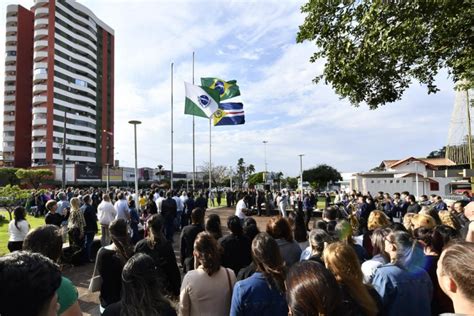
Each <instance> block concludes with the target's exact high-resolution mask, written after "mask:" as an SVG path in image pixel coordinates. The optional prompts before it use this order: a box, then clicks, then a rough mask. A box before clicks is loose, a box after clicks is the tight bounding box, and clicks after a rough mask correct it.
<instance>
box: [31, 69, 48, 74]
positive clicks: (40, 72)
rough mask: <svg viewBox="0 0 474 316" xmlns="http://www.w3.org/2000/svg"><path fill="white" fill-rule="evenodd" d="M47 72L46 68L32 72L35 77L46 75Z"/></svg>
mask: <svg viewBox="0 0 474 316" xmlns="http://www.w3.org/2000/svg"><path fill="white" fill-rule="evenodd" d="M47 73H48V70H47V69H46V68H36V69H35V71H34V74H35V75H41V74H47Z"/></svg>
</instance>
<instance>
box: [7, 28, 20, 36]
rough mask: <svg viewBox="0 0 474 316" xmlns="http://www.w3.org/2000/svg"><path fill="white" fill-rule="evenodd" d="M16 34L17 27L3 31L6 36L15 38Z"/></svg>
mask: <svg viewBox="0 0 474 316" xmlns="http://www.w3.org/2000/svg"><path fill="white" fill-rule="evenodd" d="M17 32H18V26H16V25H10V26H7V28H6V29H5V35H6V36H16V34H17Z"/></svg>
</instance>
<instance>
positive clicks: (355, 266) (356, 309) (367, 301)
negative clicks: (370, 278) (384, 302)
mask: <svg viewBox="0 0 474 316" xmlns="http://www.w3.org/2000/svg"><path fill="white" fill-rule="evenodd" d="M324 263H325V265H326V268H328V269H329V271H331V272H332V273H333V274H334V276H335V277H336V280H337V282H338V283H339V286H340V288H341V291H342V294H343V302H344V305H346V307H347V309H348V310H349V311H351V313H350V314H351V315H369V316H375V315H377V313H378V311H379V307H378V306H377V302H380V297H379V295H378V294H377V292H376V291H375V290H374V289H373V288H372V287H369V286H367V285H365V284H364V283H363V275H362V271H361V269H360V265H359V260H358V258H357V254H356V253H355V251H354V249H353V248H352V247H351V246H350V245H348V244H347V243H344V242H336V243H333V244H330V245H328V246H327V247H326V249H324Z"/></svg>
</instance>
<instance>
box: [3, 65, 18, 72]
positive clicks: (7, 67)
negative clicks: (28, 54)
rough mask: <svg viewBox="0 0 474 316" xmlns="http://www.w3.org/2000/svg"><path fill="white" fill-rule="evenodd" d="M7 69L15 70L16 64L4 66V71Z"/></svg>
mask: <svg viewBox="0 0 474 316" xmlns="http://www.w3.org/2000/svg"><path fill="white" fill-rule="evenodd" d="M7 71H16V65H9V66H5V72H7Z"/></svg>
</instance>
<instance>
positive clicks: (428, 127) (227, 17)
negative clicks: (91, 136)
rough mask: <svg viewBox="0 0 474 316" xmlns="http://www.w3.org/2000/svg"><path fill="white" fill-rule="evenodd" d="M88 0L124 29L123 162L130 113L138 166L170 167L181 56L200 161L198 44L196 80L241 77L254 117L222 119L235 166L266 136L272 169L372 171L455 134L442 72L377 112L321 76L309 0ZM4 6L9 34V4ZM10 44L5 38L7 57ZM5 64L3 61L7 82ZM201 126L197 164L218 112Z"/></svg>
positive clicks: (129, 154)
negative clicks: (432, 90) (306, 6)
mask: <svg viewBox="0 0 474 316" xmlns="http://www.w3.org/2000/svg"><path fill="white" fill-rule="evenodd" d="M20 2H21V3H22V4H23V5H24V6H26V7H29V6H31V5H32V4H33V1H24V0H22V1H20ZM79 2H81V3H83V4H84V5H85V6H87V7H88V8H90V9H91V10H92V11H93V12H94V13H95V14H96V15H97V16H98V17H99V18H101V19H102V20H103V21H104V22H105V23H107V24H109V25H110V26H111V27H112V28H114V30H115V43H116V47H115V51H116V55H115V60H116V62H115V69H116V74H115V141H116V142H115V152H118V153H119V154H118V159H120V161H121V165H125V166H132V165H133V159H134V158H133V157H134V156H133V149H134V147H133V128H132V126H131V125H129V124H128V121H129V120H131V119H139V120H141V121H142V124H141V125H140V126H138V150H139V159H138V163H139V166H149V167H154V166H156V165H158V164H162V165H164V166H165V168H170V165H171V133H170V129H171V100H170V99H171V80H170V71H171V70H170V65H171V63H172V62H173V63H174V94H173V97H174V111H173V116H174V124H173V125H174V168H175V170H188V171H189V170H192V117H190V116H187V115H184V113H183V107H184V105H183V103H184V87H183V81H188V82H191V81H192V52H193V51H194V52H195V53H196V55H195V57H196V58H195V60H196V63H195V76H194V77H195V80H196V83H199V78H200V77H203V76H206V77H207V76H217V77H221V78H224V79H236V80H237V81H238V84H239V86H240V88H241V92H242V99H243V101H244V104H245V111H246V124H245V125H241V126H221V127H213V128H212V148H213V149H212V155H213V156H212V159H213V162H214V163H216V164H221V165H226V166H231V165H232V166H235V165H236V163H237V160H238V159H239V158H241V157H242V158H244V159H245V161H246V162H248V163H253V164H254V165H255V166H256V168H257V170H262V169H263V168H264V153H263V144H262V141H263V140H267V141H268V142H269V143H268V145H267V161H268V166H269V169H270V170H273V171H283V172H284V173H285V175H293V176H294V175H296V174H298V172H299V158H298V156H297V155H298V154H300V153H304V154H305V156H304V158H303V165H304V167H305V168H306V167H310V166H315V165H317V164H319V163H328V164H330V165H333V166H334V167H336V168H337V169H339V170H340V171H362V170H368V169H370V168H372V167H374V166H376V165H377V164H379V163H380V161H381V160H383V159H397V158H403V157H407V156H423V155H426V154H428V153H429V152H430V151H432V150H435V149H437V148H440V147H442V146H443V145H444V144H445V143H446V139H447V131H448V127H449V115H450V112H451V109H452V104H453V102H454V96H453V90H452V87H453V85H452V83H451V81H450V79H448V78H447V74H446V72H442V73H441V74H440V75H439V76H438V78H437V83H438V84H439V87H440V88H441V91H440V92H439V93H438V94H436V95H427V94H426V88H424V87H421V86H419V85H418V84H417V83H414V84H413V85H412V87H410V89H408V90H407V92H406V93H405V95H404V97H403V99H402V100H401V101H398V102H395V103H393V104H389V105H386V106H383V107H381V108H380V109H378V110H376V111H371V110H369V109H368V108H367V107H366V106H364V105H361V106H360V107H359V108H354V107H352V106H351V105H350V104H349V103H348V102H347V101H346V100H341V99H340V98H339V97H338V96H337V95H336V94H335V93H334V91H333V90H332V89H331V87H329V86H326V85H324V84H318V85H315V84H313V83H312V79H313V78H314V77H315V76H316V75H318V74H321V73H322V71H323V66H324V61H321V60H319V61H317V62H316V63H310V62H309V59H310V57H311V56H312V54H313V52H314V50H315V47H314V44H313V43H310V42H305V43H303V44H296V43H295V38H296V33H297V31H298V26H299V25H300V24H301V23H302V22H303V19H304V16H303V15H302V14H301V13H300V6H301V5H302V4H303V3H304V1H300V0H298V1H276V0H274V1H270V0H264V1H247V0H236V1H230V2H225V5H223V2H222V1H217V0H214V1H184V0H178V1H154V0H148V1H144V0H140V1H124V0H119V1H116V0H102V1H93V0H88V1H79ZM0 10H3V11H0V34H3V35H2V36H5V35H4V34H5V16H6V12H5V10H6V7H2V8H0ZM2 39H4V38H0V41H1V40H2ZM4 49H5V48H4V45H0V56H3V55H4ZM3 67H4V65H3V63H1V62H0V81H3V75H4V71H3V69H4V68H3ZM2 89H3V85H1V84H0V93H2ZM2 94H3V93H2ZM2 116H3V111H0V119H2ZM195 130H196V135H195V140H196V163H197V165H199V164H201V163H202V162H203V161H207V160H208V159H209V123H208V120H206V119H202V118H196V119H195ZM0 137H2V135H0Z"/></svg>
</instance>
